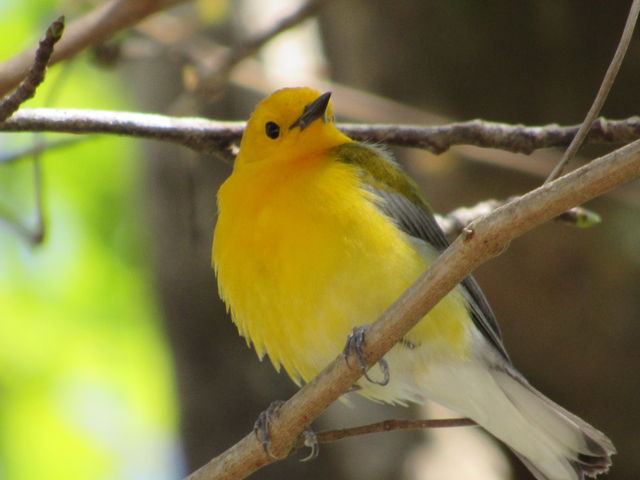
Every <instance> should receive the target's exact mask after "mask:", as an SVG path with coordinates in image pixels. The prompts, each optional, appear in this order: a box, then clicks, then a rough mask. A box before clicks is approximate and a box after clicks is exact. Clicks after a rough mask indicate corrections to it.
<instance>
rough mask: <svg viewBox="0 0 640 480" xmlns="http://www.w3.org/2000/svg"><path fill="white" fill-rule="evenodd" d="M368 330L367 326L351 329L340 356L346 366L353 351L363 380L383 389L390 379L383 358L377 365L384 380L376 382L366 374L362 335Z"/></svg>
mask: <svg viewBox="0 0 640 480" xmlns="http://www.w3.org/2000/svg"><path fill="white" fill-rule="evenodd" d="M368 328H369V325H361V326H359V327H356V328H354V329H353V331H352V332H351V333H350V334H349V336H348V337H347V344H346V345H345V346H344V350H343V351H342V355H343V356H344V358H345V360H346V362H347V364H348V363H349V355H350V353H351V351H352V350H353V351H354V352H355V355H356V357H357V358H358V363H359V364H360V369H361V370H362V374H363V375H364V378H366V379H367V380H369V381H370V382H371V383H375V384H376V385H381V386H383V387H384V386H385V385H387V384H388V383H389V380H390V378H391V376H390V374H389V365H388V364H387V361H386V360H385V359H384V358H381V359H380V360H378V363H379V364H380V369H381V370H382V374H383V375H384V378H383V379H382V381H377V380H374V379H372V378H371V377H370V376H369V374H368V373H367V370H368V368H369V367H368V366H367V362H366V361H365V359H364V353H363V349H364V334H365V332H366V331H367V329H368Z"/></svg>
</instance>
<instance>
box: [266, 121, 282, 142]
mask: <svg viewBox="0 0 640 480" xmlns="http://www.w3.org/2000/svg"><path fill="white" fill-rule="evenodd" d="M264 131H265V132H266V134H267V137H269V138H273V139H276V138H278V137H279V136H280V127H279V126H278V124H277V123H274V122H267V123H266V125H265V126H264Z"/></svg>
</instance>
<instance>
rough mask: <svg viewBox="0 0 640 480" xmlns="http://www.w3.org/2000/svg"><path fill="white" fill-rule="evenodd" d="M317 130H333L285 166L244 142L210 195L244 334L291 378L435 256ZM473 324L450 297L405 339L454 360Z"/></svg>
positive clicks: (223, 278)
mask: <svg viewBox="0 0 640 480" xmlns="http://www.w3.org/2000/svg"><path fill="white" fill-rule="evenodd" d="M316 96H317V94H315V95H314V97H313V98H315V97H316ZM297 113H298V114H299V113H300V112H297ZM294 118H295V117H294ZM289 120H291V122H292V121H293V120H292V119H289ZM291 122H290V123H291ZM285 123H286V122H285ZM318 126H319V127H324V129H328V130H329V131H328V132H325V135H324V136H322V135H317V134H316V135H313V138H315V139H316V140H318V139H319V138H320V139H323V138H324V142H325V144H324V145H318V143H319V142H316V145H313V147H315V148H311V149H310V148H309V147H310V143H309V142H304V147H305V153H304V154H300V153H298V152H296V151H295V150H291V151H290V152H289V153H290V155H287V156H285V157H284V158H283V157H282V156H274V157H272V158H268V157H264V156H262V157H261V153H263V152H261V151H260V150H255V151H254V150H253V148H252V144H251V143H247V142H248V141H249V140H251V138H250V137H247V136H245V138H244V139H243V144H242V146H241V152H242V155H243V157H240V159H239V160H240V161H239V162H238V163H237V165H236V167H235V169H234V171H233V174H232V175H231V176H230V177H229V179H228V180H227V181H226V182H225V183H224V185H223V186H222V187H221V188H220V191H219V193H218V202H219V212H220V215H219V219H218V223H217V226H216V231H215V237H214V249H213V261H214V266H215V269H216V272H217V276H218V283H219V286H220V293H221V296H222V298H223V299H224V300H225V302H226V303H227V305H228V306H229V309H230V311H231V314H232V318H233V320H234V322H235V323H236V325H237V326H238V329H239V331H240V333H241V334H242V335H243V336H245V337H246V338H247V339H248V340H249V341H250V342H251V343H252V344H253V345H254V348H255V349H256V352H257V353H258V355H260V356H261V357H262V356H263V355H264V354H268V356H269V358H270V359H271V361H272V362H273V363H274V365H275V366H276V367H277V368H278V367H279V366H283V367H284V368H285V370H286V371H287V373H288V374H289V375H290V376H291V377H292V378H293V379H294V380H296V381H298V382H299V381H300V380H304V381H308V380H310V379H311V378H313V377H314V376H315V375H316V374H317V373H318V372H319V371H320V370H321V369H322V368H324V367H325V366H326V365H327V364H328V363H329V362H330V361H331V360H332V359H333V358H335V357H336V355H338V353H339V352H340V351H341V349H342V348H343V347H344V344H345V341H346V338H347V335H348V334H349V333H350V331H351V330H352V329H353V328H354V327H355V326H358V325H363V324H367V323H371V322H373V321H375V320H376V319H377V317H378V316H379V315H380V314H381V313H382V312H384V310H385V309H386V308H387V307H389V305H391V303H392V302H393V301H394V300H396V298H397V297H398V296H400V294H402V292H403V291H404V290H405V289H406V288H407V287H408V286H409V285H410V284H411V283H412V282H413V281H414V280H415V279H416V278H417V277H418V276H419V275H420V274H421V273H423V272H424V271H425V269H426V268H427V267H428V265H429V263H430V262H431V261H432V260H433V259H434V258H435V256H436V252H435V249H430V248H428V247H426V246H423V247H422V248H419V246H418V245H416V242H415V241H412V240H411V238H410V237H409V236H408V235H406V234H405V233H403V232H402V231H401V230H399V229H398V228H397V227H396V226H395V225H394V224H393V223H392V222H391V221H390V220H389V218H387V217H386V216H385V215H384V214H382V213H381V212H380V210H379V209H378V208H377V207H376V205H375V201H376V198H375V196H374V194H373V193H370V192H368V191H366V190H364V189H363V188H362V187H361V185H360V179H359V177H358V174H357V170H356V168H355V167H354V166H352V165H349V164H348V163H345V162H339V161H336V159H334V158H331V156H329V155H328V153H327V152H328V151H329V149H330V148H332V147H333V146H335V145H338V144H340V143H344V142H345V141H351V140H350V139H348V138H347V137H344V136H343V135H342V134H340V133H339V132H338V130H337V129H335V127H333V125H332V124H329V123H321V122H318ZM329 127H330V129H329ZM311 128H312V126H310V127H308V128H307V129H305V130H304V132H303V133H304V134H313V133H314V132H313V131H310V129H311ZM248 131H249V132H250V131H251V130H248ZM260 133H261V134H262V132H260ZM327 133H328V134H327ZM332 133H334V135H329V134H332ZM245 135H246V134H245ZM262 136H264V135H262ZM309 149H310V150H312V152H313V150H314V149H315V150H316V152H313V153H312V154H308V153H306V150H309ZM247 157H250V158H249V159H248V158H247ZM253 157H256V158H255V159H253ZM469 322H470V320H469V314H468V312H467V309H466V306H465V303H464V301H463V299H462V296H461V295H460V293H459V292H457V291H454V292H453V293H451V294H450V295H449V296H448V297H446V298H445V299H444V300H443V301H442V302H441V303H440V304H439V305H438V306H437V307H436V308H435V309H434V310H433V311H432V312H431V313H430V314H429V315H428V316H427V317H426V318H425V319H424V320H422V322H421V323H420V324H419V325H418V326H416V327H415V328H414V329H413V330H412V331H411V332H410V333H409V335H408V336H407V339H408V340H409V341H411V342H412V343H416V344H422V343H424V342H429V343H432V344H433V345H434V346H437V345H438V344H443V345H446V347H448V349H449V350H452V351H454V352H457V353H458V354H460V355H462V354H464V351H465V347H466V333H465V332H466V328H467V326H468V324H469Z"/></svg>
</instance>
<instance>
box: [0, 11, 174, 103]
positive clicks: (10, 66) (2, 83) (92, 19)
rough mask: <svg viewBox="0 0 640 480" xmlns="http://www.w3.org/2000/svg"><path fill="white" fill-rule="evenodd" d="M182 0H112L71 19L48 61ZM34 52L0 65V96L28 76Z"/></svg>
mask: <svg viewBox="0 0 640 480" xmlns="http://www.w3.org/2000/svg"><path fill="white" fill-rule="evenodd" d="M184 1H185V0H111V1H108V2H106V3H102V4H100V5H98V6H97V7H96V8H95V9H94V10H92V11H91V12H89V13H87V14H86V15H84V16H83V17H82V18H79V19H77V20H75V21H73V22H71V23H70V24H69V25H68V27H67V29H66V32H65V36H64V38H63V39H62V40H61V41H60V43H59V44H58V46H57V47H56V51H55V53H54V54H53V56H52V58H51V64H54V63H57V62H59V61H60V60H64V59H66V58H69V57H73V56H74V55H76V54H77V53H78V52H80V51H82V50H84V49H85V48H87V47H90V46H93V45H97V44H99V43H101V42H103V41H104V40H106V39H108V38H109V37H111V36H112V35H113V34H114V33H116V32H118V31H120V30H123V29H125V28H128V27H131V26H133V25H135V24H136V23H138V22H139V21H140V20H142V19H143V18H145V17H148V16H149V15H151V14H153V13H156V12H158V11H160V10H164V9H166V8H168V7H171V6H173V5H177V4H178V3H182V2H184ZM34 54H35V48H30V49H28V50H26V51H24V52H22V53H20V54H18V55H16V56H15V57H13V58H11V59H10V60H7V61H6V62H4V63H2V64H0V96H2V95H5V94H6V93H7V92H9V91H10V90H11V89H12V88H14V87H15V86H16V85H18V83H20V82H21V81H22V79H23V78H24V77H25V76H26V75H27V72H28V71H29V68H30V67H31V64H32V59H33V56H34Z"/></svg>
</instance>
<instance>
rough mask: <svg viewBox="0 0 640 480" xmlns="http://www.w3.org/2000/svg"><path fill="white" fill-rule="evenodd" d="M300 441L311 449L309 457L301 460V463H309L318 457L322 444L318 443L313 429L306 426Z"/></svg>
mask: <svg viewBox="0 0 640 480" xmlns="http://www.w3.org/2000/svg"><path fill="white" fill-rule="evenodd" d="M300 439H301V440H302V443H303V445H304V446H305V447H307V448H309V455H307V456H306V457H304V458H302V459H300V461H301V462H308V461H309V460H313V459H314V458H316V457H317V456H318V452H320V444H319V443H318V437H316V432H314V431H313V430H312V429H311V427H309V426H306V427H304V430H303V431H302V433H301V434H300Z"/></svg>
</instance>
